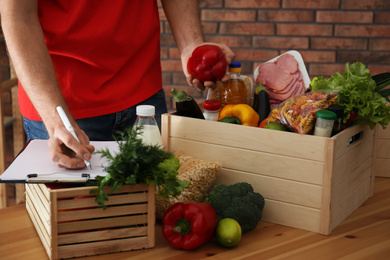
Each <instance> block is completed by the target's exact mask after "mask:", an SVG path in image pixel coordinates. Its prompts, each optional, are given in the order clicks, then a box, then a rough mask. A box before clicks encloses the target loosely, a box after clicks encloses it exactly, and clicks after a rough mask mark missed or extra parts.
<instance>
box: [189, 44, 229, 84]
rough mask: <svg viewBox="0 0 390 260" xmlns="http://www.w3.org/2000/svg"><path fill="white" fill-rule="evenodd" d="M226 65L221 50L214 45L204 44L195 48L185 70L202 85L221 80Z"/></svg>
mask: <svg viewBox="0 0 390 260" xmlns="http://www.w3.org/2000/svg"><path fill="white" fill-rule="evenodd" d="M227 66H228V63H227V61H226V59H225V56H224V55H223V53H222V50H221V48H219V47H218V46H216V45H210V44H205V45H201V46H199V47H197V48H196V49H195V50H194V51H193V52H192V56H191V57H190V59H189V60H188V63H187V70H188V73H190V74H191V75H192V76H193V77H194V78H195V79H198V80H199V81H201V82H202V83H203V82H205V81H217V80H220V79H222V78H223V77H224V76H225V74H226V70H227Z"/></svg>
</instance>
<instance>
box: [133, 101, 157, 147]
mask: <svg viewBox="0 0 390 260" xmlns="http://www.w3.org/2000/svg"><path fill="white" fill-rule="evenodd" d="M136 113H137V119H136V120H135V123H134V127H137V126H142V130H141V131H142V133H141V135H140V137H141V139H142V142H143V143H144V144H146V145H159V146H161V147H162V139H161V134H160V130H159V128H158V125H157V122H156V119H155V118H154V115H155V107H154V106H152V105H140V106H137V107H136Z"/></svg>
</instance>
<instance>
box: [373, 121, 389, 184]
mask: <svg viewBox="0 0 390 260" xmlns="http://www.w3.org/2000/svg"><path fill="white" fill-rule="evenodd" d="M376 134H377V136H376V157H375V176H379V177H390V169H389V166H390V126H388V127H387V128H386V129H383V128H382V127H378V129H377V131H376Z"/></svg>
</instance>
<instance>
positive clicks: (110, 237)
mask: <svg viewBox="0 0 390 260" xmlns="http://www.w3.org/2000/svg"><path fill="white" fill-rule="evenodd" d="M94 188H96V187H92V186H89V187H86V186H84V187H76V188H64V189H48V188H47V186H46V185H45V184H26V208H27V211H28V213H29V215H30V218H31V220H32V222H33V224H34V226H35V228H36V230H37V233H38V235H39V237H40V239H41V241H42V244H43V246H44V248H45V250H46V252H47V254H48V256H49V258H50V259H64V258H73V257H80V256H91V255H100V254H107V253H114V252H120V251H128V250H135V249H144V248H151V247H154V245H155V185H149V186H146V185H124V186H122V188H121V189H120V190H118V191H116V192H115V193H113V194H111V195H109V200H108V202H106V205H108V207H107V209H106V210H103V209H102V208H101V207H98V204H96V202H95V196H94V195H91V194H90V193H89V192H90V190H91V189H94ZM106 192H110V189H109V188H107V190H106Z"/></svg>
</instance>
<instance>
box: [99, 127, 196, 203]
mask: <svg viewBox="0 0 390 260" xmlns="http://www.w3.org/2000/svg"><path fill="white" fill-rule="evenodd" d="M141 133H142V127H136V128H129V129H127V130H126V131H125V132H123V133H120V134H119V135H118V136H117V137H114V138H115V140H116V142H117V143H118V145H119V152H118V153H116V154H112V153H111V152H110V151H109V150H108V148H106V149H103V150H99V151H97V152H96V153H98V154H101V157H102V158H103V157H104V158H106V159H107V161H108V165H107V166H103V169H104V171H105V172H107V175H106V176H104V177H103V176H97V177H96V181H97V186H98V188H97V189H94V190H91V193H92V194H96V195H97V196H96V199H95V201H96V203H98V204H99V205H101V206H103V208H106V206H105V202H106V201H108V194H107V193H106V192H105V191H104V189H103V188H104V187H112V189H111V193H113V192H115V191H117V190H119V189H120V188H121V187H122V185H127V184H144V185H149V184H156V186H157V190H158V194H159V196H160V197H161V198H168V197H169V196H178V195H180V194H181V192H182V191H183V190H184V189H185V188H186V187H188V185H189V184H190V182H188V181H181V180H179V179H178V178H177V175H178V172H177V171H178V169H179V167H180V161H179V159H178V158H177V157H175V156H174V155H173V154H172V153H168V152H165V151H164V150H163V148H162V147H161V146H159V145H147V144H144V143H143V142H142V140H141V138H140V134H141Z"/></svg>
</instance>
